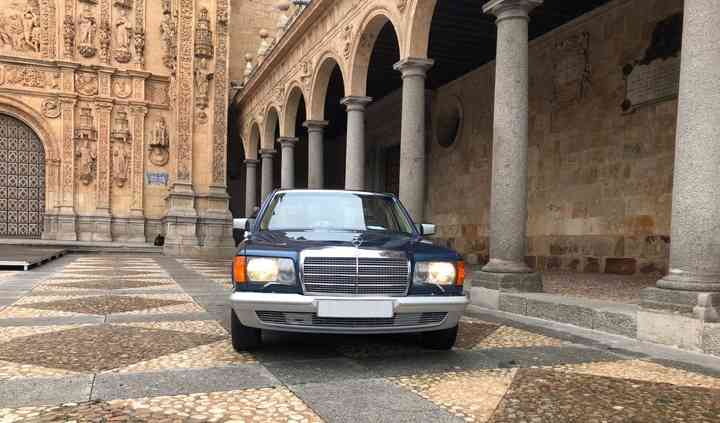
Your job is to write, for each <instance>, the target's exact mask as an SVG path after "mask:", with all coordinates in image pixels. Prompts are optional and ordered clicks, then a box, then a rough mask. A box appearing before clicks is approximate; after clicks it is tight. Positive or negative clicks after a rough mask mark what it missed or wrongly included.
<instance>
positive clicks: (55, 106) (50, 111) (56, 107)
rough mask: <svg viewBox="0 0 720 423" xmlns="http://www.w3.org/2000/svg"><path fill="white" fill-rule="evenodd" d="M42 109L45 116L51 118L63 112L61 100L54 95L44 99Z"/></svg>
mask: <svg viewBox="0 0 720 423" xmlns="http://www.w3.org/2000/svg"><path fill="white" fill-rule="evenodd" d="M40 110H41V111H42V114H43V115H44V116H45V117H48V118H50V119H55V118H57V117H60V113H61V112H62V108H61V105H60V101H59V100H58V99H57V98H54V97H50V98H46V99H44V100H43V101H42V103H41V104H40Z"/></svg>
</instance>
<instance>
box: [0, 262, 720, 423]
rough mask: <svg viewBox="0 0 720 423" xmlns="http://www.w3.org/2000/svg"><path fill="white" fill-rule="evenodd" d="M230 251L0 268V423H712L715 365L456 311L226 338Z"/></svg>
mask: <svg viewBox="0 0 720 423" xmlns="http://www.w3.org/2000/svg"><path fill="white" fill-rule="evenodd" d="M229 267H230V262H229V261H227V260H216V261H213V260H196V259H192V260H191V259H173V258H167V257H160V256H143V257H131V256H124V255H115V256H103V255H71V256H66V257H64V258H62V259H60V260H58V261H56V262H53V263H50V264H48V265H45V266H43V267H40V268H38V269H36V270H34V271H30V272H17V273H14V274H0V423H5V422H69V421H74V422H205V421H210V422H321V421H326V422H345V421H346V422H395V421H401V422H463V421H465V422H494V423H501V422H502V423H504V422H527V423H535V422H581V421H582V422H583V423H600V422H653V423H654V422H720V377H719V376H720V365H719V366H717V367H712V366H708V367H698V366H691V365H687V364H683V363H681V362H667V361H665V360H659V359H657V358H654V356H653V355H651V354H649V353H648V354H639V353H630V352H626V351H619V350H616V349H612V348H608V347H605V346H603V345H601V344H598V343H595V342H591V341H589V340H583V339H578V338H574V337H571V336H569V335H565V334H562V333H556V332H548V331H546V330H540V329H535V328H531V327H526V326H522V325H519V324H511V323H509V322H504V321H496V320H494V321H481V320H477V319H471V318H464V319H463V321H462V324H461V330H460V338H459V340H458V342H457V346H456V348H455V349H454V350H453V351H447V352H437V351H429V350H424V349H422V348H420V347H419V346H418V343H417V339H416V338H415V337H414V336H411V335H408V336H397V335H395V336H385V337H383V336H378V337H366V336H361V337H347V336H321V335H298V334H281V333H268V334H266V336H265V345H264V347H263V348H262V349H259V350H257V351H255V352H254V353H253V354H249V353H244V354H238V353H236V352H235V351H233V349H232V346H231V345H230V342H229V337H228V333H227V331H226V327H227V315H228V309H227V304H226V300H227V295H228V288H229V284H230V279H229Z"/></svg>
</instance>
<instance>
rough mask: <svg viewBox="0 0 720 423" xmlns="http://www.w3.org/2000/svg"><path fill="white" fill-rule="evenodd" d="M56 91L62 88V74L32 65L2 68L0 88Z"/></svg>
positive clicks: (0, 71)
mask: <svg viewBox="0 0 720 423" xmlns="http://www.w3.org/2000/svg"><path fill="white" fill-rule="evenodd" d="M2 85H5V86H15V87H22V88H38V89H50V90H56V89H58V88H60V72H59V71H57V70H53V69H44V68H40V67H35V66H31V65H4V66H3V67H0V86H2Z"/></svg>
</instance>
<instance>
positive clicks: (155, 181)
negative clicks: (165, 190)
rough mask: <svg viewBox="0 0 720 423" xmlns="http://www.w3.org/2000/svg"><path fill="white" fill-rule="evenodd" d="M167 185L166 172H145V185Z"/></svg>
mask: <svg viewBox="0 0 720 423" xmlns="http://www.w3.org/2000/svg"><path fill="white" fill-rule="evenodd" d="M167 183H168V174H167V173H166V172H145V185H163V186H166V185H167Z"/></svg>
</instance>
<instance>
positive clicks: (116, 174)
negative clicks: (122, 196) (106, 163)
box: [112, 144, 130, 188]
mask: <svg viewBox="0 0 720 423" xmlns="http://www.w3.org/2000/svg"><path fill="white" fill-rule="evenodd" d="M112 162H113V179H114V180H115V185H117V186H118V187H119V188H122V187H123V186H125V182H127V180H128V169H129V168H130V156H129V155H128V153H127V151H125V146H124V144H122V145H119V146H117V147H116V148H115V149H114V151H113V161H112Z"/></svg>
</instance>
